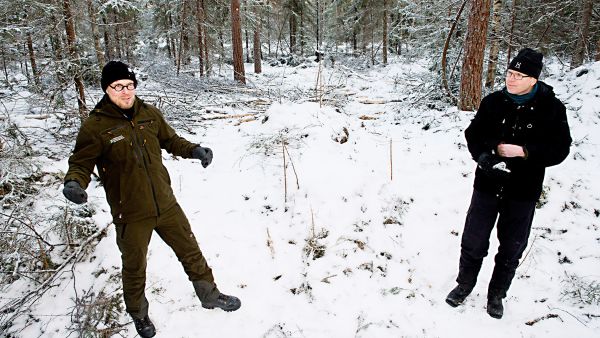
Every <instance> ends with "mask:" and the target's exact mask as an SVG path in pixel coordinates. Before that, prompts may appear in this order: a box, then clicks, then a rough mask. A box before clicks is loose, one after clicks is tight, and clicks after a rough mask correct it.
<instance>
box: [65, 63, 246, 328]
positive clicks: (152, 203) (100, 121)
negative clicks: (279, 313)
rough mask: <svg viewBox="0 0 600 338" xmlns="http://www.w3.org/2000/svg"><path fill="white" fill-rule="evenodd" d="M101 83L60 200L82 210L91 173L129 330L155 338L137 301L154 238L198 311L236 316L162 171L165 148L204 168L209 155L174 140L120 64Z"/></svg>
mask: <svg viewBox="0 0 600 338" xmlns="http://www.w3.org/2000/svg"><path fill="white" fill-rule="evenodd" d="M101 83H102V90H104V92H105V93H106V95H104V97H103V98H102V100H100V102H99V103H98V104H97V105H96V107H95V108H94V109H93V110H92V111H91V113H90V116H89V117H88V118H87V119H86V120H85V121H84V122H83V124H82V125H81V129H80V130H79V134H78V135H77V141H76V143H75V149H74V150H73V154H72V156H71V157H70V158H69V170H68V172H67V175H66V176H65V187H64V189H63V194H64V195H65V197H67V198H68V199H69V200H70V201H72V202H74V203H77V204H81V203H85V202H86V201H87V194H86V192H85V190H84V189H86V188H87V186H88V184H89V183H90V175H91V173H92V171H93V170H94V166H95V167H97V170H98V176H99V177H100V181H101V182H102V185H103V186H104V190H105V192H106V199H107V200H108V204H109V205H110V208H111V213H112V216H113V222H114V223H115V225H116V233H117V246H118V247H119V250H120V251H121V260H122V263H123V267H122V269H123V270H122V279H123V298H124V299H125V306H126V311H127V312H128V313H129V314H130V315H131V316H132V318H133V321H134V324H135V327H136V330H137V331H138V333H139V334H140V336H142V337H152V336H154V335H155V328H154V325H153V324H152V322H151V321H150V318H149V317H148V301H147V299H146V297H145V294H144V288H145V283H146V254H147V251H148V244H149V242H150V237H151V236H152V232H153V231H156V233H158V235H159V236H160V237H161V238H162V239H163V241H165V243H167V244H168V245H169V246H170V247H171V249H173V251H174V252H175V254H176V255H177V258H178V259H179V261H180V262H181V264H182V265H183V268H184V270H185V272H186V274H187V275H188V277H189V279H190V281H192V285H193V286H194V289H195V291H196V294H197V296H198V298H199V299H200V301H201V302H202V306H203V307H205V308H210V309H212V308H215V307H219V308H221V309H223V310H225V311H235V310H237V309H238V308H239V307H240V305H241V302H240V300H239V299H238V298H236V297H233V296H228V295H224V294H222V293H220V292H219V290H218V289H217V287H216V285H215V283H214V279H213V274H212V270H211V269H210V267H209V266H208V264H207V263H206V260H205V259H204V257H203V255H202V252H201V251H200V249H199V247H198V243H197V242H196V239H195V237H194V234H193V232H192V230H191V227H190V224H189V222H188V220H187V218H186V217H185V214H184V213H183V211H182V210H181V208H180V206H179V204H177V200H176V199H175V196H174V194H173V190H172V189H171V179H170V177H169V173H168V172H167V169H166V168H165V167H164V165H163V164H162V156H161V152H162V149H165V150H166V151H167V152H169V153H171V154H173V155H176V156H181V157H183V158H195V159H199V160H200V161H201V163H202V166H203V167H205V168H206V167H207V166H208V165H209V164H210V163H211V161H212V151H211V150H210V149H209V148H204V147H201V146H200V145H198V144H194V143H191V142H189V141H187V140H185V139H184V138H182V137H179V136H178V135H177V134H176V133H175V131H174V130H173V128H171V127H170V126H169V125H168V124H167V122H166V121H165V119H164V117H163V115H162V114H161V112H160V111H159V110H158V109H157V108H156V107H154V106H152V105H149V104H147V103H144V102H143V101H142V100H141V99H139V98H138V97H136V95H135V92H136V86H137V80H136V78H135V73H134V72H133V71H132V70H131V69H130V68H129V67H128V66H127V65H126V64H124V63H122V62H119V61H110V62H109V63H107V64H106V66H104V68H103V69H102V80H101Z"/></svg>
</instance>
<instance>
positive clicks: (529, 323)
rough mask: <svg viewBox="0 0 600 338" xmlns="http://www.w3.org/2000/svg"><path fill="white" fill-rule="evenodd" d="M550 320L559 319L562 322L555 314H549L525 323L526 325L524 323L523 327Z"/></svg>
mask: <svg viewBox="0 0 600 338" xmlns="http://www.w3.org/2000/svg"><path fill="white" fill-rule="evenodd" d="M550 318H558V319H560V320H561V321H562V319H561V318H560V317H559V316H558V315H557V314H554V313H549V314H547V315H545V316H542V317H539V318H536V319H534V320H530V321H528V322H526V323H525V325H529V326H532V325H533V324H535V323H537V322H541V321H542V320H545V319H550Z"/></svg>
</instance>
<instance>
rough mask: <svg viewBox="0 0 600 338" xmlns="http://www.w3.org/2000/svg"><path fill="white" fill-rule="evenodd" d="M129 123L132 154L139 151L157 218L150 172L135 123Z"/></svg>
mask: <svg viewBox="0 0 600 338" xmlns="http://www.w3.org/2000/svg"><path fill="white" fill-rule="evenodd" d="M129 122H130V123H131V129H132V132H133V137H132V140H133V143H134V144H135V147H134V148H135V150H134V153H135V152H136V151H138V150H139V155H141V157H142V164H143V165H144V170H145V171H146V177H147V178H148V183H149V184H150V188H151V189H152V199H153V200H154V207H155V208H156V214H157V216H160V208H159V207H158V201H157V200H156V190H155V189H154V184H153V183H152V178H151V177H150V170H149V169H148V163H146V157H144V154H143V152H142V150H141V149H140V146H139V141H138V135H137V131H136V129H137V128H136V127H135V123H133V121H129Z"/></svg>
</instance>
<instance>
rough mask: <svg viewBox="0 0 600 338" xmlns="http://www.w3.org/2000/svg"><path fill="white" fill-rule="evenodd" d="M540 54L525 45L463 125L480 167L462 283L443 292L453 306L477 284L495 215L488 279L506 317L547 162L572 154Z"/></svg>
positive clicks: (498, 314) (496, 312)
mask: <svg viewBox="0 0 600 338" xmlns="http://www.w3.org/2000/svg"><path fill="white" fill-rule="evenodd" d="M542 58H543V56H542V54H540V53H538V52H536V51H534V50H532V49H529V48H525V49H523V50H521V51H520V52H519V54H518V55H517V56H516V57H515V58H514V59H513V60H512V61H511V63H510V65H509V67H508V70H507V72H506V87H505V88H504V89H502V90H501V91H497V92H494V93H492V94H490V95H488V96H486V97H485V98H484V99H483V100H482V101H481V104H480V106H479V110H478V111H477V114H476V115H475V118H474V119H473V120H472V121H471V124H470V125H469V127H468V128H467V129H466V131H465V137H466V139H467V145H468V148H469V152H470V153H471V155H472V157H473V159H474V160H475V161H477V169H476V171H475V183H474V184H473V188H474V189H473V196H472V198H471V205H470V207H469V210H468V212H467V217H466V221H465V228H464V231H463V236H462V241H461V254H460V262H459V270H458V277H457V278H456V282H457V283H458V285H457V286H456V287H455V288H454V289H453V290H452V291H451V292H450V293H449V294H448V296H447V298H446V302H447V303H448V304H449V305H451V306H453V307H455V306H458V305H460V304H461V303H462V302H463V301H464V300H465V298H466V297H467V296H468V295H469V294H470V293H471V291H472V290H473V287H474V286H475V283H476V281H477V275H478V274H479V270H480V269H481V264H482V262H483V258H484V257H485V256H486V255H487V252H488V248H489V244H490V243H489V238H490V234H491V232H492V229H493V227H494V224H495V223H496V219H498V222H497V232H498V240H499V242H500V246H499V247H498V253H497V254H496V257H495V265H494V271H493V273H492V278H491V280H490V283H489V286H488V295H487V297H488V301H487V312H488V314H489V315H490V316H492V317H494V318H502V315H503V313H504V307H503V305H502V299H503V298H505V297H506V292H507V291H508V288H509V287H510V284H511V281H512V279H513V277H514V276H515V270H516V268H517V266H518V264H519V259H520V258H521V256H522V254H523V251H524V250H525V247H526V246H527V240H528V238H529V232H530V230H531V223H532V221H533V215H534V211H535V205H536V202H537V200H538V199H539V197H540V194H541V192H542V183H543V180H544V172H545V168H546V167H550V166H553V165H556V164H559V163H561V162H562V161H563V160H564V159H565V158H566V157H567V155H568V154H569V147H570V146H571V135H570V132H569V125H568V123H567V116H566V109H565V106H564V105H563V104H562V103H561V102H560V100H558V99H557V98H556V96H555V95H554V92H553V90H552V87H551V86H549V85H547V84H545V83H544V82H541V81H538V77H539V75H540V73H541V70H542Z"/></svg>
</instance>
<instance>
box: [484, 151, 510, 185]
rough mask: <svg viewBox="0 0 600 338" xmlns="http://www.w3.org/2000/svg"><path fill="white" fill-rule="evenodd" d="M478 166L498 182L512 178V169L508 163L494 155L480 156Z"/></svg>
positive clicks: (486, 153) (485, 154)
mask: <svg viewBox="0 0 600 338" xmlns="http://www.w3.org/2000/svg"><path fill="white" fill-rule="evenodd" d="M477 166H478V167H479V168H480V169H481V170H482V171H483V172H484V173H485V174H486V175H487V176H489V177H491V178H493V179H496V180H506V179H507V178H508V177H509V176H510V169H508V167H507V166H506V162H504V161H503V160H502V158H501V157H498V156H496V155H494V154H491V153H488V152H485V153H483V154H481V155H479V158H478V159H477Z"/></svg>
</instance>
